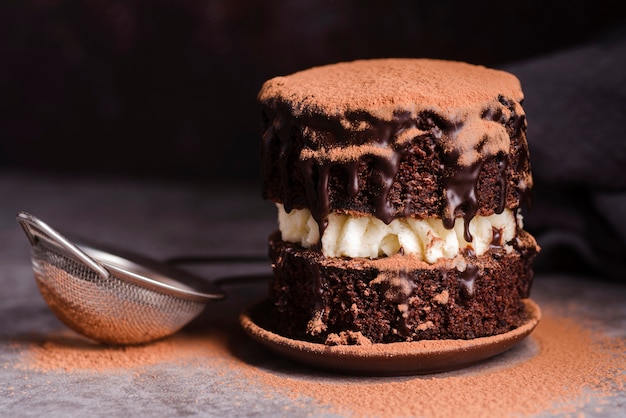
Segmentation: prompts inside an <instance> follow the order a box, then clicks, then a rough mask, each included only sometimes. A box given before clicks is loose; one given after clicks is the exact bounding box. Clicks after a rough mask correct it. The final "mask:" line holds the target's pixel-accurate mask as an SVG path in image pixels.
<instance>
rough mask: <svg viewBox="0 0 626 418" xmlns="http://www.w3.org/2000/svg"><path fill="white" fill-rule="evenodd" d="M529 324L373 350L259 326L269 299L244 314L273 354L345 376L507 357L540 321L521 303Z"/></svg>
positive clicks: (534, 308)
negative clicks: (471, 336)
mask: <svg viewBox="0 0 626 418" xmlns="http://www.w3.org/2000/svg"><path fill="white" fill-rule="evenodd" d="M522 302H523V303H524V306H525V309H526V312H527V314H528V320H527V321H526V322H524V323H523V324H522V325H520V326H519V327H517V328H515V329H513V330H511V331H508V332H506V333H502V334H497V335H493V336H488V337H479V338H474V339H470V340H419V341H411V342H394V343H375V344H372V345H371V346H366V347H367V349H365V350H364V346H354V345H336V346H327V345H324V344H319V343H313V342H308V341H303V340H295V339H291V338H288V337H285V336H282V335H280V334H277V333H275V332H273V331H270V330H268V329H265V328H263V327H262V326H261V325H259V324H258V323H257V322H255V318H254V316H255V314H258V312H257V311H258V310H262V309H263V308H265V309H267V307H268V306H269V300H268V299H267V298H265V299H262V300H260V301H257V302H256V303H254V304H252V305H250V306H248V307H247V308H246V309H245V310H244V311H243V312H241V314H240V315H239V323H240V325H241V327H242V328H243V329H244V331H245V333H246V334H247V335H248V336H249V337H251V338H252V339H253V340H255V341H257V342H258V343H260V344H261V345H263V346H265V347H266V348H267V349H269V350H270V351H272V352H274V353H276V354H279V355H282V356H284V357H286V358H289V359H290V360H292V361H295V362H297V363H300V364H305V365H308V366H312V367H315V368H318V369H319V368H321V369H325V370H329V371H333V372H339V373H343V374H359V375H385V376H389V375H415V374H430V373H438V372H444V371H451V370H456V369H460V368H463V367H467V366H470V365H472V364H475V363H477V362H479V361H482V360H486V359H488V358H490V357H493V356H495V355H497V354H500V353H503V352H505V351H507V350H509V349H510V348H512V347H513V346H515V345H517V344H518V343H519V342H521V341H522V340H523V339H525V338H526V337H527V336H528V335H530V333H531V332H532V331H533V330H534V329H535V327H536V326H537V324H538V323H539V322H540V320H541V308H540V307H539V305H538V304H537V303H536V302H534V301H533V300H532V299H530V298H526V299H522Z"/></svg>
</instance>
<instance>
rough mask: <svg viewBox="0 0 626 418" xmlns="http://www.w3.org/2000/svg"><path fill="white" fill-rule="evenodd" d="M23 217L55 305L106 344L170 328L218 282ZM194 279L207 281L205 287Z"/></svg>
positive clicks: (144, 338) (45, 290)
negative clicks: (104, 248)
mask: <svg viewBox="0 0 626 418" xmlns="http://www.w3.org/2000/svg"><path fill="white" fill-rule="evenodd" d="M17 221H18V223H19V224H20V225H21V226H22V228H23V229H24V232H25V233H26V235H27V236H28V239H29V241H30V244H31V261H32V265H33V270H34V273H35V279H36V282H37V286H38V287H39V290H40V292H41V294H42V296H43V298H44V299H45V301H46V303H47V304H48V305H49V306H50V309H51V310H52V312H53V313H54V314H55V315H56V316H57V317H58V318H59V319H60V320H61V321H62V322H63V323H65V324H66V325H67V326H68V327H70V328H72V329H73V330H74V331H76V332H78V333H80V334H82V335H84V336H86V337H88V338H91V339H93V340H96V341H98V342H101V343H106V344H140V343H146V342H150V341H153V340H156V339H159V338H163V337H165V336H168V335H171V334H173V333H175V332H176V331H178V330H180V329H181V328H182V327H183V326H185V325H186V324H187V323H189V322H190V321H191V320H192V319H194V318H195V317H196V316H197V315H198V314H200V312H201V311H202V310H203V309H204V308H205V306H206V304H207V302H210V301H215V300H220V299H224V298H225V296H226V295H225V293H224V292H222V291H220V290H219V289H218V288H217V287H216V286H214V285H212V284H211V283H209V282H207V281H205V280H202V279H200V278H198V277H196V276H194V275H192V274H191V273H188V272H186V271H183V270H180V269H177V268H175V267H173V266H171V265H167V264H165V263H158V262H156V261H154V260H151V259H148V258H145V257H142V256H138V255H136V254H132V255H131V254H130V253H123V255H122V253H119V252H118V253H117V254H114V253H112V252H108V251H102V250H100V249H97V248H93V247H92V246H89V245H82V244H74V243H72V242H70V241H69V240H67V239H66V238H65V237H63V236H62V235H61V234H59V233H58V232H57V231H55V230H54V229H52V228H51V227H50V226H48V225H47V224H46V223H44V222H43V221H41V220H40V219H38V218H36V217H35V216H33V215H31V214H29V213H26V212H20V213H18V215H17ZM187 283H196V284H197V283H202V286H203V288H206V292H204V291H199V290H195V289H194V288H192V287H190V286H188V285H187Z"/></svg>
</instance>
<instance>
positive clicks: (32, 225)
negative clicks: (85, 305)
mask: <svg viewBox="0 0 626 418" xmlns="http://www.w3.org/2000/svg"><path fill="white" fill-rule="evenodd" d="M16 218H17V222H18V223H19V224H20V226H21V227H22V229H23V230H24V233H25V234H26V236H27V237H28V240H29V241H30V244H31V245H32V246H35V245H37V244H38V243H39V241H40V240H41V239H42V238H43V239H45V240H47V241H49V242H52V243H54V244H56V245H58V246H60V247H61V248H63V249H64V250H66V251H67V252H68V253H69V254H70V255H72V256H74V257H76V258H77V259H78V261H80V262H83V263H85V264H86V265H87V266H88V267H89V268H91V269H93V270H95V271H96V272H97V273H98V275H100V277H101V278H102V279H104V280H107V279H109V277H110V276H111V274H110V273H109V271H108V270H107V269H106V268H104V267H103V266H102V265H101V264H99V263H98V262H96V261H95V260H94V259H93V258H91V257H89V256H88V255H87V254H85V252H84V251H82V250H81V249H80V248H78V247H77V246H76V245H74V244H72V243H71V242H70V241H68V240H67V239H65V237H63V235H61V234H59V233H58V232H57V231H55V230H54V229H52V228H51V227H50V226H48V225H47V224H46V223H45V222H43V221H42V220H40V219H38V218H37V217H35V216H33V215H31V214H30V213H27V212H23V211H22V212H19V213H18V214H17V217H16Z"/></svg>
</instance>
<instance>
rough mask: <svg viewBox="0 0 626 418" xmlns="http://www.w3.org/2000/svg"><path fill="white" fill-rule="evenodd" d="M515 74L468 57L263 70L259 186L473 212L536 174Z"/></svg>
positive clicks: (328, 202)
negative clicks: (267, 75)
mask: <svg viewBox="0 0 626 418" xmlns="http://www.w3.org/2000/svg"><path fill="white" fill-rule="evenodd" d="M522 100H523V93H522V90H521V87H520V83H519V80H518V79H517V78H516V77H515V76H513V75H512V74H509V73H506V72H503V71H498V70H494V69H488V68H485V67H482V66H476V65H471V64H467V63H461V62H451V61H440V60H429V59H380V60H361V61H354V62H349V63H339V64H333V65H328V66H323V67H316V68H312V69H309V70H305V71H301V72H298V73H294V74H292V75H289V76H285V77H276V78H273V79H271V80H268V81H267V82H266V83H265V84H264V85H263V87H262V89H261V91H260V93H259V101H260V103H261V105H262V108H263V116H264V124H265V132H264V136H263V139H264V143H263V153H264V156H263V161H264V167H263V169H264V195H265V197H266V198H268V199H271V200H274V201H276V202H280V203H282V204H283V205H284V207H285V209H286V210H287V211H288V212H289V211H291V209H292V208H308V209H310V210H311V213H312V215H313V217H314V218H315V220H316V221H317V222H318V223H319V224H320V226H321V228H324V223H325V220H326V217H327V216H328V214H329V213H330V212H333V211H334V212H341V213H348V214H354V215H358V216H362V215H373V216H376V217H378V218H379V219H381V220H383V221H384V222H385V223H389V222H391V221H392V220H393V219H395V218H398V217H415V218H430V217H438V218H442V219H443V220H444V224H445V225H446V226H447V227H450V228H451V227H452V225H453V224H454V220H455V218H456V217H463V218H464V219H465V221H466V223H468V222H469V221H470V220H471V219H472V218H473V217H474V215H476V214H477V213H479V214H482V215H485V216H488V215H490V214H492V213H501V212H502V211H503V210H504V208H510V209H515V208H517V207H519V206H520V203H521V200H523V197H524V196H525V195H526V192H527V191H528V190H529V189H530V187H531V185H532V178H531V176H530V166H529V163H528V150H527V144H526V136H525V130H526V120H525V115H524V112H523V109H522V107H521V102H522Z"/></svg>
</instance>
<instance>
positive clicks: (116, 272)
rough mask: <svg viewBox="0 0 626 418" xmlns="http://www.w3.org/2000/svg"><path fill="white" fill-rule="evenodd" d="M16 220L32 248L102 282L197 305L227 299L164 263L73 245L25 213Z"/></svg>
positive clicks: (213, 286) (209, 284) (183, 272)
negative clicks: (64, 259) (118, 282)
mask: <svg viewBox="0 0 626 418" xmlns="http://www.w3.org/2000/svg"><path fill="white" fill-rule="evenodd" d="M17 221H18V223H19V224H20V226H21V227H22V228H23V229H24V232H25V233H26V235H27V236H28V239H29V241H30V243H31V246H33V247H35V246H40V245H41V246H44V247H46V249H47V250H48V251H53V252H56V253H59V254H61V255H64V256H67V257H70V258H71V259H73V260H74V261H76V262H79V263H83V264H85V265H86V266H88V267H89V268H91V269H92V270H95V271H96V272H97V273H98V275H99V276H100V277H102V278H103V279H105V280H107V279H109V278H111V277H115V278H116V279H118V280H122V281H127V282H130V283H133V284H135V285H137V286H140V287H143V288H147V289H150V290H152V291H156V292H161V293H164V294H167V295H170V296H174V297H179V298H183V299H187V300H192V301H198V302H207V301H215V300H221V299H224V298H225V297H226V294H225V293H224V292H223V291H221V290H220V289H219V288H217V286H215V285H213V284H212V283H210V282H208V281H206V280H204V279H201V278H199V277H197V276H195V275H193V274H191V273H189V272H187V271H184V270H181V269H178V268H176V267H174V266H171V265H167V264H166V263H160V262H158V261H156V260H152V259H149V258H147V257H142V256H139V255H135V259H136V260H133V259H131V258H130V257H129V255H130V254H131V253H129V252H126V253H124V256H122V255H121V254H119V253H118V254H116V253H115V252H113V251H109V250H108V249H107V251H104V250H102V249H99V248H97V247H95V246H92V245H89V244H82V243H81V244H74V243H73V242H71V241H70V240H68V239H67V238H65V237H64V236H63V235H61V234H60V233H59V232H57V231H56V230H54V229H53V228H51V227H50V226H49V225H48V224H46V223H45V222H43V221H42V220H41V219H39V218H37V217H35V216H34V215H31V214H30V213H28V212H25V211H21V212H19V213H18V214H17ZM188 282H191V283H202V285H203V287H206V288H207V289H208V290H210V291H207V292H204V291H199V290H197V289H195V288H194V287H191V286H189V285H188V284H186V283H188Z"/></svg>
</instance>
